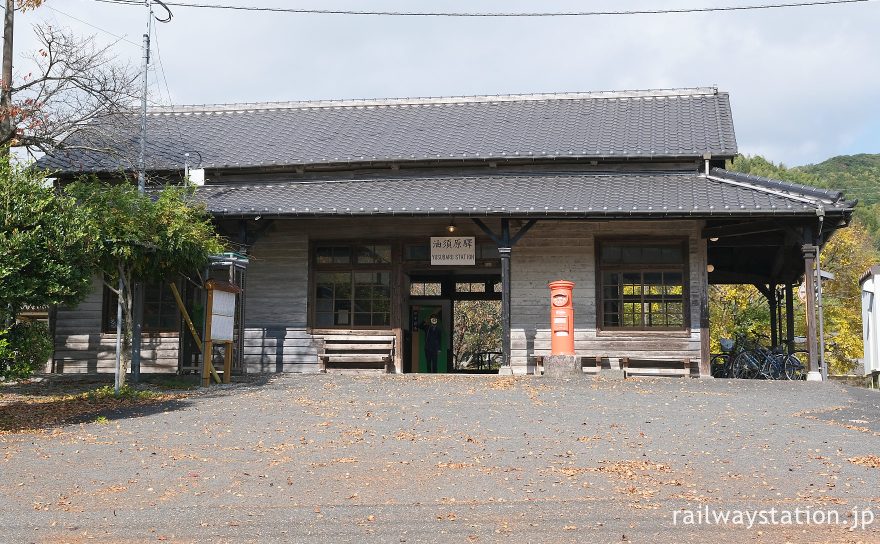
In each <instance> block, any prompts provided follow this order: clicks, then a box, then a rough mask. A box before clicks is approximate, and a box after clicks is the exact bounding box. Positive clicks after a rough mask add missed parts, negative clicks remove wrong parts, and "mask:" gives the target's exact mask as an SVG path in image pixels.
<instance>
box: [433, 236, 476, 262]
mask: <svg viewBox="0 0 880 544" xmlns="http://www.w3.org/2000/svg"><path fill="white" fill-rule="evenodd" d="M431 264H432V265H447V266H449V265H475V264H477V252H476V244H475V243H474V237H473V236H432V237H431Z"/></svg>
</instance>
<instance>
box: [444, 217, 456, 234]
mask: <svg viewBox="0 0 880 544" xmlns="http://www.w3.org/2000/svg"><path fill="white" fill-rule="evenodd" d="M446 232H448V233H449V234H452V233H454V232H455V218H452V219H451V220H450V221H449V226H448V227H446Z"/></svg>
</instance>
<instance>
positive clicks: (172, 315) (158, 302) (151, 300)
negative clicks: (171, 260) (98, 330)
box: [102, 282, 180, 332]
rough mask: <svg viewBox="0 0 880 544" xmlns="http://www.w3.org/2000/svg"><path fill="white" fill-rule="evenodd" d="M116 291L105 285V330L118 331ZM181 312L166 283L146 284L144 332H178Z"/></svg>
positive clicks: (103, 325) (103, 322) (103, 321)
mask: <svg viewBox="0 0 880 544" xmlns="http://www.w3.org/2000/svg"><path fill="white" fill-rule="evenodd" d="M116 304H117V302H116V293H114V292H113V291H111V290H110V289H109V288H108V287H107V286H104V308H103V310H104V311H103V319H102V328H103V331H104V332H116ZM179 328H180V312H179V310H178V309H177V302H176V301H175V300H174V295H173V294H172V293H171V287H170V286H169V285H168V284H167V283H165V282H162V283H145V284H144V321H143V331H144V332H178V330H179Z"/></svg>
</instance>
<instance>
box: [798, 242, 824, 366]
mask: <svg viewBox="0 0 880 544" xmlns="http://www.w3.org/2000/svg"><path fill="white" fill-rule="evenodd" d="M817 249H818V248H817V247H816V246H814V245H813V244H804V245H803V246H801V252H802V253H803V256H804V285H805V286H806V291H807V311H806V313H807V352H808V353H809V354H810V365H809V368H810V374H812V375H813V376H817V375H818V374H819V351H818V348H817V340H818V336H817V334H816V251H817ZM814 373H815V374H814ZM808 379H809V376H808ZM814 379H815V378H814ZM819 379H821V378H819Z"/></svg>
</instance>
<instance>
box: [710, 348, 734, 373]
mask: <svg viewBox="0 0 880 544" xmlns="http://www.w3.org/2000/svg"><path fill="white" fill-rule="evenodd" d="M709 368H711V369H712V377H713V378H729V377H730V356H729V355H728V354H726V353H717V354H715V355H713V356H712V359H710V360H709Z"/></svg>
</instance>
